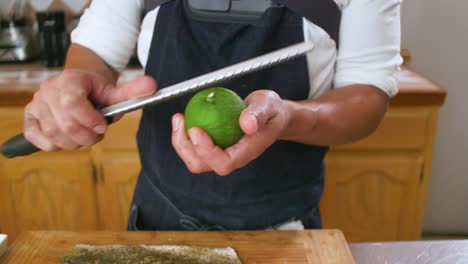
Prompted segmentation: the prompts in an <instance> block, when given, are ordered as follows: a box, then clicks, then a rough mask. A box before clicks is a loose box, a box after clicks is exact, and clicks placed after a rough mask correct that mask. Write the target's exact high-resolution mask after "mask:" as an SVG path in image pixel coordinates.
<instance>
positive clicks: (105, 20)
mask: <svg viewBox="0 0 468 264" xmlns="http://www.w3.org/2000/svg"><path fill="white" fill-rule="evenodd" d="M142 9H143V5H142V3H141V0H93V1H92V2H91V5H90V6H89V8H87V9H86V10H85V12H84V14H83V15H82V16H81V19H80V22H79V24H78V26H77V28H76V29H75V30H74V31H73V32H72V34H71V41H72V43H75V44H79V45H81V46H84V47H87V48H89V49H90V50H92V51H93V52H95V53H96V54H97V55H98V56H99V57H100V58H102V59H103V60H104V61H105V62H106V63H107V64H108V65H110V66H111V67H113V68H114V69H115V70H116V71H118V72H121V71H123V70H124V68H125V66H126V65H127V64H128V62H129V60H130V58H131V56H132V55H133V53H134V51H135V46H136V43H137V39H138V34H139V32H140V26H141V16H142Z"/></svg>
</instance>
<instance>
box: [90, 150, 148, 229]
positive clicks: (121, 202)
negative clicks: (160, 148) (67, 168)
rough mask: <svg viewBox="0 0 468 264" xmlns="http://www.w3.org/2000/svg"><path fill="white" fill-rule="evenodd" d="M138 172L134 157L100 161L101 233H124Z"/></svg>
mask: <svg viewBox="0 0 468 264" xmlns="http://www.w3.org/2000/svg"><path fill="white" fill-rule="evenodd" d="M140 168H141V166H140V160H139V158H138V154H137V153H126V154H118V153H113V154H108V156H105V157H104V158H103V159H102V164H101V170H100V173H101V177H100V178H101V180H100V183H99V184H98V195H99V214H100V222H101V227H102V228H103V229H104V230H110V231H125V230H127V222H128V213H129V209H130V204H131V202H132V199H133V192H134V189H135V184H136V180H137V178H138V174H139V172H140Z"/></svg>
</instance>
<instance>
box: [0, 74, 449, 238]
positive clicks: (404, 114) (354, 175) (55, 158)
mask: <svg viewBox="0 0 468 264" xmlns="http://www.w3.org/2000/svg"><path fill="white" fill-rule="evenodd" d="M400 81H401V88H400V93H399V94H398V95H397V96H396V97H395V98H393V99H392V101H391V105H390V109H389V111H388V113H387V114H386V116H385V118H384V120H383V122H382V123H381V125H380V126H379V128H378V129H377V131H375V133H373V134H372V135H371V136H369V137H368V138H366V139H363V140H360V141H358V142H355V143H353V144H349V145H343V146H338V147H332V148H331V151H330V152H329V154H328V155H327V158H326V166H327V167H326V168H327V171H326V173H327V174H326V183H325V191H324V196H323V199H322V201H321V209H322V215H323V225H324V227H325V228H338V229H341V230H343V231H344V233H345V234H346V237H347V239H348V241H382V240H413V239H419V238H420V236H421V230H422V222H423V217H424V211H425V203H426V196H427V190H428V185H429V179H430V172H431V162H432V151H433V145H434V138H435V131H436V126H437V113H438V111H439V108H440V105H441V104H442V103H443V100H444V98H445V91H444V90H443V89H441V88H440V87H439V86H437V85H435V84H433V83H432V82H430V81H429V80H428V79H426V78H424V77H422V76H420V75H418V74H416V73H415V72H414V71H410V70H405V71H403V72H402V73H401V74H400ZM15 85H18V87H21V86H20V84H15ZM31 96H32V93H31V92H30V91H29V90H25V89H19V90H15V91H8V89H7V87H3V88H2V83H0V120H1V121H0V142H3V141H4V140H6V139H7V138H9V137H11V136H12V135H14V134H16V133H18V132H20V131H21V130H22V123H23V121H22V119H23V110H22V109H23V108H24V102H27V101H29V99H30V97H31ZM11 102H14V103H15V104H17V105H16V106H9V105H8V104H11ZM140 115H141V112H140V111H136V112H133V113H130V114H128V115H126V116H125V117H124V118H123V119H122V120H121V121H119V122H118V123H116V124H113V125H112V126H110V129H109V131H108V133H107V134H106V137H105V139H104V140H103V141H102V142H101V143H99V144H97V145H95V146H93V147H92V148H90V149H84V150H79V151H73V152H59V153H54V154H44V153H41V154H35V155H33V156H30V157H27V158H19V159H13V160H7V159H4V158H2V157H0V229H1V231H2V232H6V233H7V234H9V235H10V236H12V237H14V236H15V235H17V234H18V233H19V232H21V231H24V230H30V229H51V230H56V229H60V230H92V229H98V230H113V231H123V230H125V229H126V226H127V218H128V212H129V207H130V203H131V201H132V197H133V191H134V187H135V182H136V179H137V176H138V173H139V171H140V162H139V157H138V153H137V146H136V139H135V135H136V131H137V128H138V123H139V119H140Z"/></svg>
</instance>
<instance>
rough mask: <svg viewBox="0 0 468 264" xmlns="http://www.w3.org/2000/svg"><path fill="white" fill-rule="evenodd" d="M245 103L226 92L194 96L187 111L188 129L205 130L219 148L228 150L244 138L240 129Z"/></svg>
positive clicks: (228, 91)
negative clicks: (197, 128)
mask: <svg viewBox="0 0 468 264" xmlns="http://www.w3.org/2000/svg"><path fill="white" fill-rule="evenodd" d="M246 107H247V106H246V105H245V103H244V101H243V100H242V98H240V97H239V95H237V94H236V93H235V92H233V91H231V90H229V89H226V88H221V87H218V88H211V89H207V90H204V91H201V92H198V93H197V94H195V95H194V96H193V97H192V98H191V99H190V101H189V103H188V104H187V106H186V108H185V113H184V114H185V129H186V130H187V131H188V130H189V129H190V128H192V127H199V128H201V129H203V131H205V132H206V133H207V134H208V135H209V136H210V137H211V139H212V140H213V142H214V143H215V144H216V145H218V146H219V147H221V148H223V149H225V148H227V147H230V146H232V145H234V144H235V143H237V141H239V139H240V138H241V137H242V136H243V135H244V132H243V131H242V129H241V128H240V125H239V117H240V114H241V112H242V111H243V110H244V109H245V108H246Z"/></svg>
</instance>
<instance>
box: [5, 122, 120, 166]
mask: <svg viewBox="0 0 468 264" xmlns="http://www.w3.org/2000/svg"><path fill="white" fill-rule="evenodd" d="M105 118H106V121H107V123H108V124H111V123H112V121H113V117H112V116H106V117H105ZM39 150H40V149H39V148H37V147H36V146H34V145H33V144H32V143H31V142H29V141H28V140H27V139H26V138H25V137H24V135H23V134H19V135H16V136H14V137H12V138H11V139H9V140H8V141H7V142H5V143H4V144H3V146H2V147H1V152H2V154H3V156H5V157H7V158H9V159H12V158H15V157H20V156H28V155H30V154H33V153H34V152H37V151H39Z"/></svg>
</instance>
